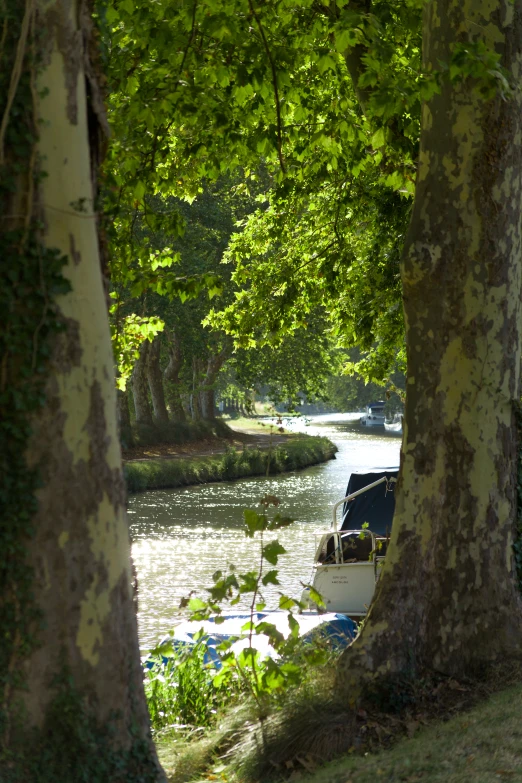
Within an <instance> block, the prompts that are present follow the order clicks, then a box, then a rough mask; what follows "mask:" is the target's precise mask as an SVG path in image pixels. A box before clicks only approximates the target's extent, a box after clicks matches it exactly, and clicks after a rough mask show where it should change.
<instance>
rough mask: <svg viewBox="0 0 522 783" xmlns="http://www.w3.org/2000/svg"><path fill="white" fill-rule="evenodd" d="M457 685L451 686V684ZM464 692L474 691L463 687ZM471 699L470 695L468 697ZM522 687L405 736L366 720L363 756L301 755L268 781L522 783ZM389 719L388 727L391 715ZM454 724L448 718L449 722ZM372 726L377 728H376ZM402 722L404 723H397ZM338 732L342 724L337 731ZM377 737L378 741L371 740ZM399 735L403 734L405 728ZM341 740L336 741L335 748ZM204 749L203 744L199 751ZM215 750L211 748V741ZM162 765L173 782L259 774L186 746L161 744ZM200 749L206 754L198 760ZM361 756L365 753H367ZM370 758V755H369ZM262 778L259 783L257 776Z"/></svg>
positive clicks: (228, 781)
mask: <svg viewBox="0 0 522 783" xmlns="http://www.w3.org/2000/svg"><path fill="white" fill-rule="evenodd" d="M450 682H452V681H451V680H450ZM459 687H460V688H461V691H463V692H464V691H467V688H465V687H463V686H459ZM464 695H465V696H469V694H467V693H464ZM521 709H522V686H521V685H520V684H515V685H511V686H509V687H504V688H502V689H501V690H499V691H497V692H494V693H492V694H491V695H490V696H489V697H488V696H485V697H484V696H483V698H482V699H480V700H479V701H478V703H476V704H475V705H474V706H472V707H469V703H468V704H466V703H465V699H464V704H460V703H458V702H457V703H456V704H455V706H454V709H453V710H452V714H451V715H447V716H445V717H444V718H442V719H441V718H440V717H439V718H438V719H435V720H433V718H431V716H428V715H425V716H422V717H421V718H420V719H416V720H415V719H413V718H412V720H411V722H410V723H409V724H406V726H405V730H404V734H406V735H409V738H408V736H406V737H404V734H403V738H400V737H399V736H394V735H393V732H392V733H388V730H387V728H385V727H383V726H381V725H380V723H379V722H378V721H376V720H375V719H374V716H372V719H371V720H370V718H369V716H368V717H367V718H360V722H361V723H364V722H365V721H366V722H367V723H368V724H369V725H370V726H371V729H369V730H368V738H367V743H366V744H363V746H362V748H361V749H359V751H356V749H355V748H352V749H351V750H349V751H348V753H347V754H345V755H344V756H341V757H340V758H338V759H337V760H335V761H332V762H330V763H328V764H325V765H324V766H322V765H321V764H320V762H318V760H317V759H316V758H314V757H313V756H312V755H308V754H307V753H306V752H303V753H301V754H296V755H295V757H294V758H293V759H291V760H290V761H289V762H288V763H287V764H286V766H285V767H284V768H283V769H282V770H281V769H277V767H276V766H275V765H274V770H273V773H272V774H269V775H267V776H263V778H261V779H263V780H264V781H266V782H267V783H268V781H269V780H270V781H274V780H279V781H280V780H289V779H292V778H296V779H298V780H300V781H302V783H375V781H383V783H386V782H387V783H391V782H392V781H407V782H408V783H409V782H410V781H411V782H412V783H413V781H419V782H422V783H470V782H471V781H473V783H492V781H501V780H505V781H510V780H511V781H520V780H522V763H521V758H522V735H521V732H520V711H521ZM387 717H388V721H389V716H387ZM448 718H449V719H448ZM372 721H373V722H372ZM399 723H400V721H399V720H397V724H399ZM336 729H337V732H338V733H339V726H338V725H337V726H336ZM372 734H373V737H372ZM399 734H400V730H399ZM334 742H335V737H334V738H332V744H333V743H334ZM203 743H204V740H203V741H200V743H199V744H200V746H202V745H203ZM208 744H209V745H211V741H210V739H209V740H208ZM157 746H158V751H159V757H160V761H161V763H162V765H163V767H164V769H165V771H166V773H167V780H168V781H169V783H185V781H188V780H191V781H197V783H200V781H207V780H219V781H221V783H247V781H250V780H253V779H255V778H253V777H252V776H248V775H247V776H244V775H242V774H238V770H237V760H236V763H235V764H234V760H232V761H231V757H232V753H230V752H229V753H228V754H227V755H226V756H225V758H224V759H219V758H217V759H216V758H214V759H213V760H212V754H211V752H209V750H208V749H207V758H208V762H207V765H204V764H201V760H202V757H203V756H204V751H203V748H202V747H200V748H198V747H197V745H196V746H194V744H193V745H192V746H189V745H188V743H186V744H185V745H183V743H182V742H178V743H175V742H172V740H170V741H169V740H163V741H162V740H160V741H159V742H158V743H157ZM198 750H199V754H198ZM361 750H362V752H361ZM363 754H364V755H363ZM258 779H259V778H258Z"/></svg>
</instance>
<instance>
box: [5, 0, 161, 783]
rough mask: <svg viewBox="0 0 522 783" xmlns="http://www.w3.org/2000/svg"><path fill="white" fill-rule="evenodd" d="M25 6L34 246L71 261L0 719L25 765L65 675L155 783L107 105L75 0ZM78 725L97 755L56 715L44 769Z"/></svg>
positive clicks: (115, 742) (40, 418) (39, 422)
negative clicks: (119, 410)
mask: <svg viewBox="0 0 522 783" xmlns="http://www.w3.org/2000/svg"><path fill="white" fill-rule="evenodd" d="M26 8H27V10H26V13H31V14H32V13H36V18H33V19H31V20H30V21H29V30H30V31H31V35H32V32H33V31H35V32H36V35H35V38H34V39H33V40H32V41H31V42H30V51H31V57H30V60H29V62H30V63H31V64H33V65H34V63H35V60H36V61H37V62H38V63H39V67H40V70H39V73H38V75H37V76H36V75H35V83H34V89H33V91H32V94H33V99H34V101H35V103H34V106H33V107H29V106H28V116H31V113H32V112H33V111H34V116H35V123H36V125H37V127H38V132H39V140H38V143H37V147H36V150H35V160H37V161H38V165H39V166H41V167H42V169H43V171H45V173H46V176H45V177H41V178H40V179H39V182H38V186H37V190H35V192H34V194H31V195H34V200H35V210H34V212H35V215H36V216H37V219H38V221H39V225H41V226H43V227H44V228H43V229H42V236H41V241H42V244H43V245H44V246H45V247H47V248H51V249H55V250H56V251H57V252H58V253H59V254H60V255H65V256H67V257H68V261H67V263H66V265H65V267H64V274H65V276H66V277H67V279H68V280H69V282H70V289H71V290H70V291H69V292H68V293H67V294H64V295H62V296H60V297H59V298H58V299H57V305H58V307H59V310H60V312H61V316H62V318H63V324H64V326H65V329H64V331H63V332H61V333H60V334H59V336H58V337H57V338H56V339H55V340H54V346H53V350H52V355H51V357H50V360H49V364H48V367H47V377H46V389H45V392H46V397H45V404H44V407H43V409H42V410H40V412H39V413H38V414H36V415H35V416H34V417H33V420H32V422H31V428H32V436H31V441H30V444H29V448H28V452H27V460H28V464H29V466H30V467H35V468H37V469H38V470H39V475H40V479H41V488H40V489H39V490H38V507H37V511H36V514H35V516H34V518H33V519H32V520H31V524H30V526H29V525H28V528H29V527H31V529H32V532H31V533H30V534H29V530H28V535H27V538H26V540H25V541H24V545H25V546H27V561H28V562H27V576H28V578H31V579H32V580H33V593H34V600H35V601H36V602H37V604H38V607H39V609H40V612H41V620H40V621H39V622H38V623H37V624H36V626H35V627H34V628H33V633H34V636H35V640H36V647H35V648H33V649H31V648H29V649H25V648H24V649H22V650H18V651H17V650H16V646H15V648H14V656H15V657H14V658H13V660H12V665H13V667H14V670H15V671H17V672H18V673H19V674H20V683H21V689H20V690H19V691H14V692H11V693H8V694H6V693H4V694H3V695H4V698H6V704H5V703H4V704H3V707H5V706H7V708H8V710H9V711H10V714H9V720H10V725H11V727H12V732H11V736H14V737H15V738H18V739H21V740H22V742H23V735H25V736H26V743H25V746H26V748H27V752H28V753H31V752H33V748H34V745H33V742H34V741H35V740H36V739H37V737H38V733H34V730H35V729H39V728H41V727H42V726H43V725H44V723H45V719H46V712H47V710H48V708H49V706H50V704H51V703H52V701H53V699H54V698H55V697H56V680H57V678H62V681H63V680H64V677H65V675H67V679H66V682H67V684H68V687H69V688H72V689H74V691H75V692H76V693H77V694H79V697H80V700H81V701H80V702H79V704H80V707H79V708H78V709H81V708H82V707H83V708H84V709H85V710H86V712H87V713H91V714H92V715H93V716H94V718H95V720H96V722H97V724H98V725H99V726H101V727H103V728H104V730H105V738H104V743H105V742H106V744H107V747H109V748H110V749H111V753H114V754H116V753H118V752H119V751H120V750H123V751H130V749H131V747H132V746H134V745H135V744H136V743H140V748H139V752H140V754H141V756H140V759H139V760H136V759H135V756H134V755H133V754H132V753H129V758H131V759H132V760H133V763H134V764H135V766H136V765H137V767H136V769H135V771H134V772H133V774H138V772H139V771H141V772H140V779H145V777H144V775H145V771H144V766H146V767H147V771H148V774H149V777H147V779H148V780H152V779H155V780H157V781H164V780H165V778H164V775H163V773H162V772H161V770H160V768H159V765H158V763H157V759H156V756H155V751H154V746H153V744H152V742H151V739H150V732H149V719H148V714H147V707H146V703H145V698H144V693H143V682H142V681H143V674H142V669H141V664H140V654H139V647H138V636H137V624H136V612H135V605H134V589H133V577H132V571H131V566H130V548H129V535H128V528H127V523H126V516H125V495H126V492H125V485H124V481H123V477H122V469H121V454H120V446H119V439H118V431H117V420H116V394H115V381H114V370H113V357H112V349H111V342H110V334H109V324H108V318H107V310H106V302H105V296H104V290H103V284H102V274H101V268H100V258H99V252H98V237H97V231H96V215H95V212H94V187H93V171H92V161H93V160H94V159H96V158H97V150H96V149H94V148H93V146H92V145H93V140H94V139H95V138H96V137H97V133H96V128H98V127H99V122H100V117H99V116H97V115H96V112H99V111H101V110H102V108H103V107H102V104H101V101H100V100H99V95H98V94H97V93H96V89H97V83H96V79H95V69H94V67H93V64H92V62H91V61H90V59H89V54H90V49H89V45H91V46H93V45H94V38H93V37H92V22H91V15H90V11H91V9H90V7H89V6H88V5H87V4H86V3H83V2H74V0H63V1H62V2H53V1H52V0H51V2H46V3H43V2H42V3H40V2H36V3H35V4H30V3H27V6H26ZM38 46H42V47H44V51H43V52H40V54H41V58H40V57H38V56H37V55H36V54H35V52H36V51H37V47H38ZM88 97H89V100H88ZM18 121H19V120H18V118H16V122H18ZM17 154H20V153H18V152H17ZM28 201H30V200H29V199H28ZM76 203H82V210H81V211H76V210H75V209H74V208H73V207H72V205H73V204H76ZM26 208H27V209H30V206H29V207H27V204H26ZM28 216H29V217H30V213H28ZM34 284H35V286H37V285H38V280H35V281H34ZM42 294H45V296H50V295H51V293H50V292H49V291H43V292H42ZM35 339H36V336H35ZM28 350H29V351H31V350H32V346H30V345H29V346H28ZM21 500H23V499H21ZM13 552H14V550H13ZM17 653H18V654H17ZM73 720H78V725H80V726H82V730H81V731H80V732H79V733H78V732H76V734H74V729H75V727H74V726H72V725H71V726H70V731H71V736H73V734H74V737H75V739H74V741H75V743H77V745H75V748H78V752H79V753H81V754H84V755H86V754H91V755H92V756H95V755H96V753H97V751H98V750H100V752H101V748H102V743H100V748H99V749H98V748H97V746H96V737H97V735H95V734H93V735H92V736H89V737H88V738H87V739H86V740H85V743H86V746H85V747H83V748H81V747H80V744H81V741H82V732H83V731H84V728H83V726H84V725H85V724H84V723H83V722H82V716H81V715H79V714H78V715H69V714H67V713H66V710H63V709H62V710H61V711H60V727H57V731H56V739H55V734H53V733H49V740H48V745H47V748H46V754H47V758H48V759H49V760H51V759H53V760H56V758H57V757H58V756H59V755H60V754H63V752H64V748H63V746H62V747H59V745H58V743H59V741H60V736H62V738H63V734H62V735H61V732H63V731H64V727H67V725H68V722H70V721H73ZM62 724H63V726H62ZM20 735H22V737H20ZM54 742H56V743H57V744H56V747H55V746H54ZM1 759H2V760H0V766H1V765H2V764H4V763H5V762H6V760H7V764H8V768H7V770H6V769H5V768H3V771H2V770H0V778H1V779H2V780H4V779H11V775H14V777H16V779H17V780H18V779H21V778H18V777H17V776H16V770H14V769H13V768H12V767H14V764H15V757H14V756H13V759H10V756H9V754H7V755H4V754H1ZM151 765H152V766H151ZM154 769H155V771H156V772H155V773H153V770H154ZM126 772H128V773H129V774H130V772H131V770H130V769H127V768H126V767H125V766H122V767H121V775H122V776H125V774H126ZM142 773H143V776H141V774H142ZM6 776H7V777H6ZM13 779H14V778H13ZM126 779H127V778H126ZM133 779H134V778H133ZM135 779H137V777H136V778H135Z"/></svg>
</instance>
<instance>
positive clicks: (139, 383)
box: [131, 340, 153, 426]
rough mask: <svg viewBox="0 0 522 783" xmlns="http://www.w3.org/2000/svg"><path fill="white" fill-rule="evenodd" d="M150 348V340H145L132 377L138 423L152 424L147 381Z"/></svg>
mask: <svg viewBox="0 0 522 783" xmlns="http://www.w3.org/2000/svg"><path fill="white" fill-rule="evenodd" d="M149 349H150V343H149V341H148V340H144V341H143V342H142V344H141V346H140V355H139V357H138V359H137V360H136V364H135V365H134V369H133V371H132V377H131V387H132V397H133V399H134V411H135V413H136V424H146V425H149V426H151V425H152V423H153V422H152V411H151V408H150V402H149V387H148V383H147V359H148V354H149Z"/></svg>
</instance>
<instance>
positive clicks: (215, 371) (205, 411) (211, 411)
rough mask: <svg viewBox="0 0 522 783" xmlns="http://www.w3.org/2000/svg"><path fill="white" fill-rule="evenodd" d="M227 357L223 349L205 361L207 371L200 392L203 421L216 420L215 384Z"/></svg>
mask: <svg viewBox="0 0 522 783" xmlns="http://www.w3.org/2000/svg"><path fill="white" fill-rule="evenodd" d="M226 356H227V351H226V349H223V350H222V351H220V352H219V353H218V354H216V355H214V356H209V358H208V361H207V371H206V374H205V378H204V380H203V388H202V390H201V410H202V415H203V418H204V419H208V420H210V421H211V420H213V419H215V418H216V392H215V383H216V381H217V377H218V375H219V371H220V370H221V368H222V367H223V364H224V363H225V360H226Z"/></svg>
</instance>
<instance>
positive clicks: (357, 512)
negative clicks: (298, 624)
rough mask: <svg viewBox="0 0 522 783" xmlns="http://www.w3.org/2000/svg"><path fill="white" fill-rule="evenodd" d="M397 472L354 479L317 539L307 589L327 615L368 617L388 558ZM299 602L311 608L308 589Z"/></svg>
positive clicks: (379, 472) (360, 475)
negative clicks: (339, 517)
mask: <svg viewBox="0 0 522 783" xmlns="http://www.w3.org/2000/svg"><path fill="white" fill-rule="evenodd" d="M398 472H399V469H398V468H389V469H377V470H376V471H374V472H372V473H352V475H351V476H350V481H349V483H348V489H347V494H346V497H345V498H343V499H342V500H339V501H338V502H337V503H336V504H335V505H334V507H333V520H332V527H331V528H330V530H327V531H318V532H317V533H316V534H315V535H316V537H317V538H318V539H319V540H318V544H317V548H316V552H315V558H314V564H313V569H312V577H311V579H310V584H311V586H312V587H313V589H314V590H316V591H317V592H318V593H320V595H321V597H322V599H323V601H324V603H325V608H324V610H325V611H326V612H337V613H340V614H346V615H348V616H349V617H353V618H358V617H359V618H360V617H364V615H365V614H366V612H367V611H368V608H369V606H370V604H371V602H372V598H373V594H374V592H375V584H376V582H377V580H378V579H379V575H380V568H381V566H382V564H383V562H384V557H385V555H386V548H387V545H388V540H389V535H390V531H391V524H392V520H393V512H394V510H395V495H394V489H395V484H396V482H397V476H398ZM340 506H343V512H342V522H341V525H340V527H339V528H338V525H337V510H338V508H339V507H340ZM302 600H303V602H304V603H305V604H308V605H309V606H310V608H313V607H314V606H315V604H314V603H313V601H312V600H311V598H310V590H309V589H305V591H304V592H303V596H302Z"/></svg>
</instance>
